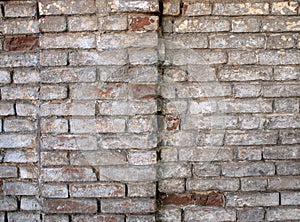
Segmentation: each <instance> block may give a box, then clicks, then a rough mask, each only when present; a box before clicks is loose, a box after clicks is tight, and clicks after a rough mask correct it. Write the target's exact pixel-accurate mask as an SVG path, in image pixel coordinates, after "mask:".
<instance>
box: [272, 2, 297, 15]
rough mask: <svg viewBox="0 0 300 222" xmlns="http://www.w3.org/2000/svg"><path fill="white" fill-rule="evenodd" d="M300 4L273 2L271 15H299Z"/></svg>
mask: <svg viewBox="0 0 300 222" xmlns="http://www.w3.org/2000/svg"><path fill="white" fill-rule="evenodd" d="M298 7H299V3H298V2H296V1H292V2H273V3H272V4H271V14H273V15H297V10H298Z"/></svg>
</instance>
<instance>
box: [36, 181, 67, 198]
mask: <svg viewBox="0 0 300 222" xmlns="http://www.w3.org/2000/svg"><path fill="white" fill-rule="evenodd" d="M41 193H42V195H43V197H45V198H67V197H68V187H67V185H65V184H43V185H42V186H41Z"/></svg>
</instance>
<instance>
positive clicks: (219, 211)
mask: <svg viewBox="0 0 300 222" xmlns="http://www.w3.org/2000/svg"><path fill="white" fill-rule="evenodd" d="M212 218H213V220H216V221H222V220H224V221H235V220H236V212H235V210H234V209H224V208H221V207H202V206H201V207H200V206H199V207H189V208H186V209H184V221H187V222H192V221H209V220H211V219H212Z"/></svg>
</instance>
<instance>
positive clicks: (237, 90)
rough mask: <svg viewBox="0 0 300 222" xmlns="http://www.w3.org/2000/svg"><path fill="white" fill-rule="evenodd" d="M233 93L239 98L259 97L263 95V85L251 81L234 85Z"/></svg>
mask: <svg viewBox="0 0 300 222" xmlns="http://www.w3.org/2000/svg"><path fill="white" fill-rule="evenodd" d="M233 94H234V96H235V97H237V98H244V97H259V96H260V95H261V85H259V84H249V83H247V84H246V83H245V84H239V85H234V86H233Z"/></svg>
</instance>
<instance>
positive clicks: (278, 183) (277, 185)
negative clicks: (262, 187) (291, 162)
mask: <svg viewBox="0 0 300 222" xmlns="http://www.w3.org/2000/svg"><path fill="white" fill-rule="evenodd" d="M299 179H300V177H299V176H281V177H272V178H269V179H268V190H297V189H299V188H300V183H299Z"/></svg>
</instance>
